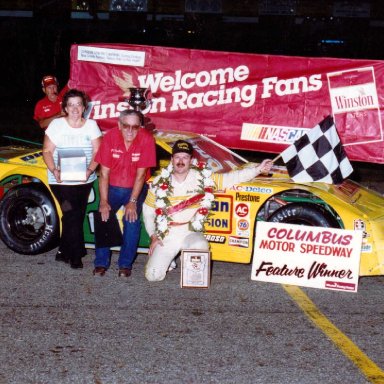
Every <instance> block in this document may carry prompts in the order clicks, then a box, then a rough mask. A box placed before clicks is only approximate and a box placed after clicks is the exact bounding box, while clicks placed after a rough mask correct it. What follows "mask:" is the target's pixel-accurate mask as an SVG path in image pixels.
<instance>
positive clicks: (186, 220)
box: [143, 164, 260, 281]
mask: <svg viewBox="0 0 384 384" xmlns="http://www.w3.org/2000/svg"><path fill="white" fill-rule="evenodd" d="M255 165H256V164H251V166H249V167H247V168H244V169H241V170H236V171H232V172H228V173H223V174H219V173H214V174H212V176H211V178H212V179H213V180H214V182H215V185H216V189H217V190H224V189H225V188H228V187H231V186H232V185H234V184H238V183H240V182H244V181H248V180H252V179H253V178H254V177H256V176H257V175H258V174H259V173H260V172H259V170H258V168H257V167H256V166H255ZM200 178H201V175H200V173H199V172H198V171H196V170H194V169H191V170H190V171H189V173H188V175H187V177H186V179H185V180H184V181H183V182H182V183H178V182H177V181H176V180H174V178H172V177H171V185H172V187H173V193H172V196H170V202H171V205H172V206H175V205H176V204H178V203H180V202H182V201H185V200H187V199H189V198H191V197H192V196H195V195H196V194H198V190H199V183H200ZM199 207H200V205H199V202H198V203H195V204H192V205H190V206H188V207H187V208H185V209H183V210H181V211H179V212H175V213H173V214H172V215H171V220H172V223H173V225H170V226H169V232H168V234H167V235H166V236H165V237H164V239H163V240H162V242H163V246H161V245H157V246H156V248H155V249H154V250H153V253H152V255H151V256H149V258H148V262H147V264H146V266H145V277H146V278H147V280H149V281H161V280H163V279H164V278H165V275H166V273H167V271H168V267H169V265H170V263H171V262H172V260H173V259H174V258H175V257H176V256H177V255H178V253H179V252H180V251H181V250H183V249H194V250H204V251H205V250H209V244H208V241H207V240H206V239H205V237H204V235H203V233H202V232H195V231H192V230H191V229H190V226H189V224H190V221H191V219H192V218H193V216H194V215H195V213H196V211H197V210H198V209H199ZM155 210H156V207H155V195H154V193H153V191H152V190H151V189H150V190H149V192H148V195H147V198H146V200H145V203H144V205H143V216H144V224H145V228H146V230H147V232H148V235H149V236H152V235H153V234H155V232H156V227H155V219H156V213H155Z"/></svg>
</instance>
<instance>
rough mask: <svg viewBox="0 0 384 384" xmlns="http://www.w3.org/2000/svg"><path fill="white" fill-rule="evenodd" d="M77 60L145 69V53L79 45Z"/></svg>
mask: <svg viewBox="0 0 384 384" xmlns="http://www.w3.org/2000/svg"><path fill="white" fill-rule="evenodd" d="M77 60H79V61H91V62H94V63H104V64H117V65H130V66H134V67H144V63H145V52H140V51H128V50H123V49H110V48H98V47H90V46H81V45H79V47H78V51H77Z"/></svg>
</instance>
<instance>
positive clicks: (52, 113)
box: [33, 75, 68, 129]
mask: <svg viewBox="0 0 384 384" xmlns="http://www.w3.org/2000/svg"><path fill="white" fill-rule="evenodd" d="M58 85H59V83H58V82H57V79H56V77H55V76H51V75H48V76H44V77H43V79H42V80H41V86H42V88H43V92H44V93H45V97H44V98H42V99H41V100H39V101H38V102H37V103H36V106H35V111H34V115H33V118H34V120H36V121H37V122H38V123H39V125H40V127H41V128H43V129H46V128H47V127H48V125H49V123H50V122H51V121H52V120H53V119H56V117H61V116H63V115H64V114H63V111H62V109H61V101H62V99H63V95H64V93H65V92H66V91H68V87H67V86H65V87H64V88H63V89H62V90H61V92H60V93H58Z"/></svg>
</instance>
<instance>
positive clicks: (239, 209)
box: [235, 203, 249, 217]
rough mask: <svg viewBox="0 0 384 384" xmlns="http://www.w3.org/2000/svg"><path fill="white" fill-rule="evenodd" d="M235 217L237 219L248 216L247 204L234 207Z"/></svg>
mask: <svg viewBox="0 0 384 384" xmlns="http://www.w3.org/2000/svg"><path fill="white" fill-rule="evenodd" d="M235 215H236V216H237V217H246V216H248V215H249V204H247V203H240V204H236V206H235Z"/></svg>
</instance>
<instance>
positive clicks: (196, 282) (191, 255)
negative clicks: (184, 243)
mask: <svg viewBox="0 0 384 384" xmlns="http://www.w3.org/2000/svg"><path fill="white" fill-rule="evenodd" d="M210 280H211V253H210V252H209V251H202V250H195V249H184V250H183V251H181V281H180V285H181V288H209V285H210Z"/></svg>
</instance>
